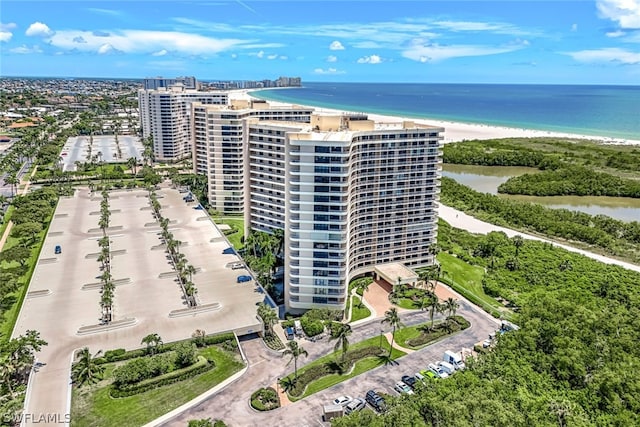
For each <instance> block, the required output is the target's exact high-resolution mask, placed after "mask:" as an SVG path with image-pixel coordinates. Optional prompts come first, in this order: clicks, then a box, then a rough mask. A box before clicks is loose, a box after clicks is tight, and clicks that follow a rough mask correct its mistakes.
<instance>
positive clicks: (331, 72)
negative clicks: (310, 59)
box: [313, 68, 345, 74]
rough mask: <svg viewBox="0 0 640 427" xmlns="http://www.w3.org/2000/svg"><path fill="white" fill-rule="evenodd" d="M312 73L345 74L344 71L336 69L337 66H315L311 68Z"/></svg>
mask: <svg viewBox="0 0 640 427" xmlns="http://www.w3.org/2000/svg"><path fill="white" fill-rule="evenodd" d="M313 73H314V74H345V72H344V71H342V70H338V69H337V68H327V69H324V68H316V69H315V70H313Z"/></svg>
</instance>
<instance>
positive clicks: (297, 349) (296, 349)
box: [282, 341, 309, 379]
mask: <svg viewBox="0 0 640 427" xmlns="http://www.w3.org/2000/svg"><path fill="white" fill-rule="evenodd" d="M287 346H288V347H289V348H287V349H286V350H285V351H284V352H283V353H282V354H283V355H285V356H287V355H289V356H291V359H290V360H289V363H291V361H293V371H294V377H295V378H296V379H297V378H298V357H300V356H304V357H307V356H308V355H309V353H307V350H305V349H304V348H303V347H302V346H300V345H298V342H297V341H289V342H288V343H287ZM289 363H287V365H289Z"/></svg>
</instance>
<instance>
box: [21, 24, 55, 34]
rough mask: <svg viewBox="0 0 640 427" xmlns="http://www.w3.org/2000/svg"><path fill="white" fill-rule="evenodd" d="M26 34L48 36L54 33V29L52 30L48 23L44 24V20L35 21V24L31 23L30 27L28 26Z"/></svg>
mask: <svg viewBox="0 0 640 427" xmlns="http://www.w3.org/2000/svg"><path fill="white" fill-rule="evenodd" d="M25 34H26V35H28V36H43V37H47V36H50V35H52V34H53V31H51V28H49V26H47V24H43V23H42V22H34V23H33V24H31V25H29V28H27V31H26V32H25Z"/></svg>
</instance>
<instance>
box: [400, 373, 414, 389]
mask: <svg viewBox="0 0 640 427" xmlns="http://www.w3.org/2000/svg"><path fill="white" fill-rule="evenodd" d="M402 382H403V383H405V384H406V385H408V386H409V387H411V388H415V386H416V377H412V376H410V375H403V376H402Z"/></svg>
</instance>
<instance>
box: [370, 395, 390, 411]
mask: <svg viewBox="0 0 640 427" xmlns="http://www.w3.org/2000/svg"><path fill="white" fill-rule="evenodd" d="M365 399H366V400H367V402H368V403H369V405H371V406H373V408H374V409H375V410H376V411H378V412H384V411H385V410H386V409H387V405H386V404H385V402H384V399H383V398H382V397H381V396H380V395H379V394H378V393H376V392H375V391H373V390H369V391H368V392H367V396H366V397H365Z"/></svg>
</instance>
